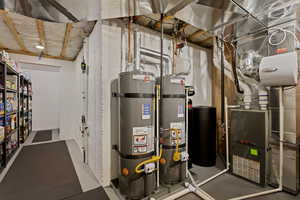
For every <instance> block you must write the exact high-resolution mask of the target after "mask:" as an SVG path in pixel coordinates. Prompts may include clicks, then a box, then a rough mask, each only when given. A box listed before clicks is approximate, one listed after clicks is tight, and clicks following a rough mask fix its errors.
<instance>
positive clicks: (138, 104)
mask: <svg viewBox="0 0 300 200" xmlns="http://www.w3.org/2000/svg"><path fill="white" fill-rule="evenodd" d="M154 88H155V78H154V76H153V75H152V74H149V73H145V72H123V73H121V74H120V78H119V107H120V112H119V115H120V131H119V134H120V135H119V138H120V141H119V153H120V174H119V185H120V191H121V193H122V194H123V195H125V196H126V197H127V198H128V199H142V198H144V197H145V196H148V195H149V194H151V193H152V192H153V191H154V189H155V183H156V176H155V170H156V166H155V165H156V163H155V162H147V164H143V163H145V161H147V160H148V161H149V160H151V158H152V156H153V155H154V139H155V138H154V130H155V128H154V106H153V105H154V97H155V92H154V91H155V89H154ZM139 166H141V167H139Z"/></svg>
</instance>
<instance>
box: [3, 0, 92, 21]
mask: <svg viewBox="0 0 300 200" xmlns="http://www.w3.org/2000/svg"><path fill="white" fill-rule="evenodd" d="M0 6H1V9H5V10H8V11H11V12H15V13H18V14H21V15H25V16H28V17H32V18H37V19H41V20H45V21H50V22H62V23H66V22H78V21H80V20H81V19H84V18H86V15H87V9H88V7H87V3H86V2H85V1H81V0H0ZM78 8H80V9H78Z"/></svg>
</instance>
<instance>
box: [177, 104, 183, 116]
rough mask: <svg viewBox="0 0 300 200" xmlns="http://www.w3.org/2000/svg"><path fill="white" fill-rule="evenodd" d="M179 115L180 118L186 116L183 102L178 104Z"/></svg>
mask: <svg viewBox="0 0 300 200" xmlns="http://www.w3.org/2000/svg"><path fill="white" fill-rule="evenodd" d="M177 117H178V118H181V117H184V105H183V104H179V105H178V111H177Z"/></svg>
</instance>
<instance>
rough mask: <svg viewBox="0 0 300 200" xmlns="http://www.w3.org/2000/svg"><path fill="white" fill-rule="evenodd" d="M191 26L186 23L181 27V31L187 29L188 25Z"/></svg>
mask: <svg viewBox="0 0 300 200" xmlns="http://www.w3.org/2000/svg"><path fill="white" fill-rule="evenodd" d="M189 26H191V25H190V24H184V25H183V26H182V27H181V28H180V29H179V32H182V31H185V29H186V28H187V27H189Z"/></svg>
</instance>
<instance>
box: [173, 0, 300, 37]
mask: <svg viewBox="0 0 300 200" xmlns="http://www.w3.org/2000/svg"><path fill="white" fill-rule="evenodd" d="M299 3H300V1H299V0H218V1H214V0H197V1H194V2H193V3H191V4H189V5H187V6H186V7H184V8H183V9H181V10H180V11H178V12H177V13H176V14H175V17H176V18H178V19H180V20H182V21H184V22H186V23H188V24H191V25H193V26H195V27H197V28H201V29H204V30H205V31H211V32H215V31H216V30H218V28H220V27H223V26H224V25H225V26H229V25H232V24H237V23H239V22H242V23H243V24H244V23H245V24H247V25H246V26H245V27H244V28H245V29H247V27H248V26H249V24H250V26H251V27H255V29H256V30H259V29H261V28H266V27H267V26H268V24H269V16H268V14H269V13H270V12H273V11H274V10H276V9H277V10H278V9H279V10H280V9H281V10H282V8H284V7H286V6H287V5H291V6H294V7H296V6H297V4H299ZM223 13H224V18H223ZM251 31H252V30H250V29H249V30H245V31H244V32H251Z"/></svg>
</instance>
